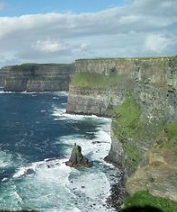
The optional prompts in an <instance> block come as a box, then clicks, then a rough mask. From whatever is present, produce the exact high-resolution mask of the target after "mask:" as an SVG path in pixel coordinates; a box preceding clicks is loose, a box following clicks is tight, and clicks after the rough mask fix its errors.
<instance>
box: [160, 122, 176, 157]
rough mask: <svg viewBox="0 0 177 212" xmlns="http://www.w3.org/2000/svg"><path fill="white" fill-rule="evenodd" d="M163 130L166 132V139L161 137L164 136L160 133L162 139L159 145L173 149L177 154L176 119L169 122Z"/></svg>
mask: <svg viewBox="0 0 177 212" xmlns="http://www.w3.org/2000/svg"><path fill="white" fill-rule="evenodd" d="M164 131H165V133H166V135H164V136H165V137H166V139H163V138H164V136H163V134H162V138H161V140H162V141H161V142H160V145H159V147H160V148H170V149H173V152H175V153H176V154H177V121H176V122H174V123H172V124H169V125H168V126H167V127H166V128H165V130H164Z"/></svg>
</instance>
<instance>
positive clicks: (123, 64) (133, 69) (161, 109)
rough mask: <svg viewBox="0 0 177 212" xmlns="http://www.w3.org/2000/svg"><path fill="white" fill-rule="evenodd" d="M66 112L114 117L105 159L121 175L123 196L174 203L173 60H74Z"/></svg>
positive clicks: (176, 116)
mask: <svg viewBox="0 0 177 212" xmlns="http://www.w3.org/2000/svg"><path fill="white" fill-rule="evenodd" d="M67 112H71V113H80V114H81V113H82V114H95V115H100V116H111V115H113V116H112V132H111V135H112V145H111V150H110V152H109V155H108V156H107V158H106V159H107V160H109V161H111V162H113V163H114V164H116V165H117V166H119V167H120V168H122V169H123V170H124V172H125V174H126V176H127V177H128V178H127V179H128V180H127V183H126V188H127V191H128V192H129V193H130V194H133V193H135V192H136V191H138V190H141V189H144V190H146V189H148V190H149V192H151V193H152V194H155V195H159V196H162V197H166V198H170V199H173V200H175V201H176V195H175V191H176V190H177V185H176V181H175V179H176V168H175V165H174V164H175V163H176V161H177V157H176V152H177V149H176V148H177V133H176V132H177V125H176V120H177V57H165V58H132V59H88V60H78V61H76V73H75V75H74V76H73V78H72V82H71V85H70V91H69V98H68V106H67ZM164 135H165V136H164ZM130 176H131V177H130ZM167 179H169V180H167ZM139 182H140V185H138V183H139ZM165 182H166V183H165ZM163 185H164V187H162V186H163Z"/></svg>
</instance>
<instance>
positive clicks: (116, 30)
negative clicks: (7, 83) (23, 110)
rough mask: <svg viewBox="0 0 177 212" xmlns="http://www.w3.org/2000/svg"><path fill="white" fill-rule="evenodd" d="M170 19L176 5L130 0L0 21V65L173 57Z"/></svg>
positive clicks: (176, 45)
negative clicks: (110, 5)
mask: <svg viewBox="0 0 177 212" xmlns="http://www.w3.org/2000/svg"><path fill="white" fill-rule="evenodd" d="M130 2H131V1H130ZM176 14H177V1H176V0H156V1H154V0H134V1H132V2H131V3H129V4H127V5H125V6H121V7H115V8H111V9H107V10H105V11H100V12H95V13H81V14H73V13H64V14H61V13H47V14H35V15H23V16H19V17H0V47H1V48H0V55H6V57H5V58H6V59H4V61H3V59H2V60H1V61H0V66H2V65H4V64H6V63H9V61H10V59H12V61H13V62H14V61H16V62H17V63H18V62H46V60H48V62H65V61H67V62H73V61H74V60H75V59H76V58H80V57H99V56H101V57H104V56H105V57H109V56H110V57H112V56H115V57H116V56H117V57H124V56H125V57H126V56H134V57H136V56H147V55H148V56H149V55H152V56H154V55H173V54H175V55H176V49H177V42H176V40H177V27H176V26H177V15H176ZM8 55H10V56H9V58H8Z"/></svg>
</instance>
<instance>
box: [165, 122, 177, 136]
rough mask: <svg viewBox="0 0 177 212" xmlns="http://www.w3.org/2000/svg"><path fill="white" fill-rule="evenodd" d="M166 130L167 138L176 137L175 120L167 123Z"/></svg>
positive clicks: (176, 127) (176, 125)
mask: <svg viewBox="0 0 177 212" xmlns="http://www.w3.org/2000/svg"><path fill="white" fill-rule="evenodd" d="M166 131H167V134H168V137H169V139H174V138H177V121H176V122H174V123H172V124H170V125H168V126H167V128H166Z"/></svg>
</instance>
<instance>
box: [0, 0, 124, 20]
mask: <svg viewBox="0 0 177 212" xmlns="http://www.w3.org/2000/svg"><path fill="white" fill-rule="evenodd" d="M2 2H4V5H5V7H6V9H5V11H3V13H2V14H1V15H3V16H19V15H24V14H37V13H49V12H61V13H66V12H74V13H83V12H97V11H101V10H104V9H107V8H112V7H116V6H120V5H123V4H124V3H125V2H124V0H6V1H2Z"/></svg>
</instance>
